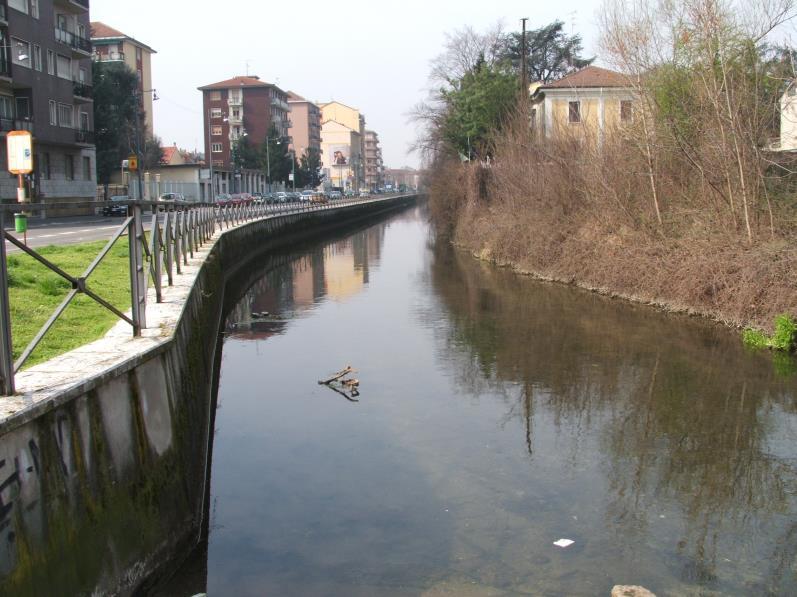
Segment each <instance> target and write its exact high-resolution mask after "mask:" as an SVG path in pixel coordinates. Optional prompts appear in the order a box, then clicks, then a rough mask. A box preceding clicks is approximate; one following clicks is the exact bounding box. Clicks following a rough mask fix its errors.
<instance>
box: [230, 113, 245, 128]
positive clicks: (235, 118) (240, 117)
mask: <svg viewBox="0 0 797 597" xmlns="http://www.w3.org/2000/svg"><path fill="white" fill-rule="evenodd" d="M227 122H228V123H229V124H230V125H234V124H243V123H244V117H243V115H242V114H238V116H233V115H232V113H230V115H229V116H227Z"/></svg>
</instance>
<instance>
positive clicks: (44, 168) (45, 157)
mask: <svg viewBox="0 0 797 597" xmlns="http://www.w3.org/2000/svg"><path fill="white" fill-rule="evenodd" d="M39 177H40V178H44V179H48V178H50V154H49V153H42V154H39Z"/></svg>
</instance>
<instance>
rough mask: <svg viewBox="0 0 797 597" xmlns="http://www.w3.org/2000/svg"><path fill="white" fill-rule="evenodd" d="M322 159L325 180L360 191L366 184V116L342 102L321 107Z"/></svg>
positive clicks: (346, 188) (334, 184)
mask: <svg viewBox="0 0 797 597" xmlns="http://www.w3.org/2000/svg"><path fill="white" fill-rule="evenodd" d="M320 107H321V159H322V168H323V170H324V174H325V179H326V181H327V182H328V183H330V184H331V185H332V186H335V187H341V188H343V189H345V190H357V189H359V188H360V186H362V184H364V182H363V181H364V179H365V162H364V159H363V154H364V137H365V116H364V115H363V114H361V113H360V111H359V110H358V109H357V108H352V107H351V106H347V105H346V104H343V103H341V102H335V101H332V102H328V103H326V104H321V105H320Z"/></svg>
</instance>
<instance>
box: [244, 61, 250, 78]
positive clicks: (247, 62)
mask: <svg viewBox="0 0 797 597" xmlns="http://www.w3.org/2000/svg"><path fill="white" fill-rule="evenodd" d="M249 62H251V61H250V60H248V59H247V60H244V64H245V65H246V76H247V77H248V76H249Z"/></svg>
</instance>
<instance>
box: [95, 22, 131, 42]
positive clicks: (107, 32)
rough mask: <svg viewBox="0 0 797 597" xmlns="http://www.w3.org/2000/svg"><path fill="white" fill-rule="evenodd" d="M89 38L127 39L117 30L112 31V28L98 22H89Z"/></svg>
mask: <svg viewBox="0 0 797 597" xmlns="http://www.w3.org/2000/svg"><path fill="white" fill-rule="evenodd" d="M90 27H91V37H92V38H95V37H127V35H125V34H124V33H122V32H121V31H119V30H118V29H114V28H113V27H111V26H109V25H106V24H105V23H101V22H100V21H92V22H91V25H90Z"/></svg>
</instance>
